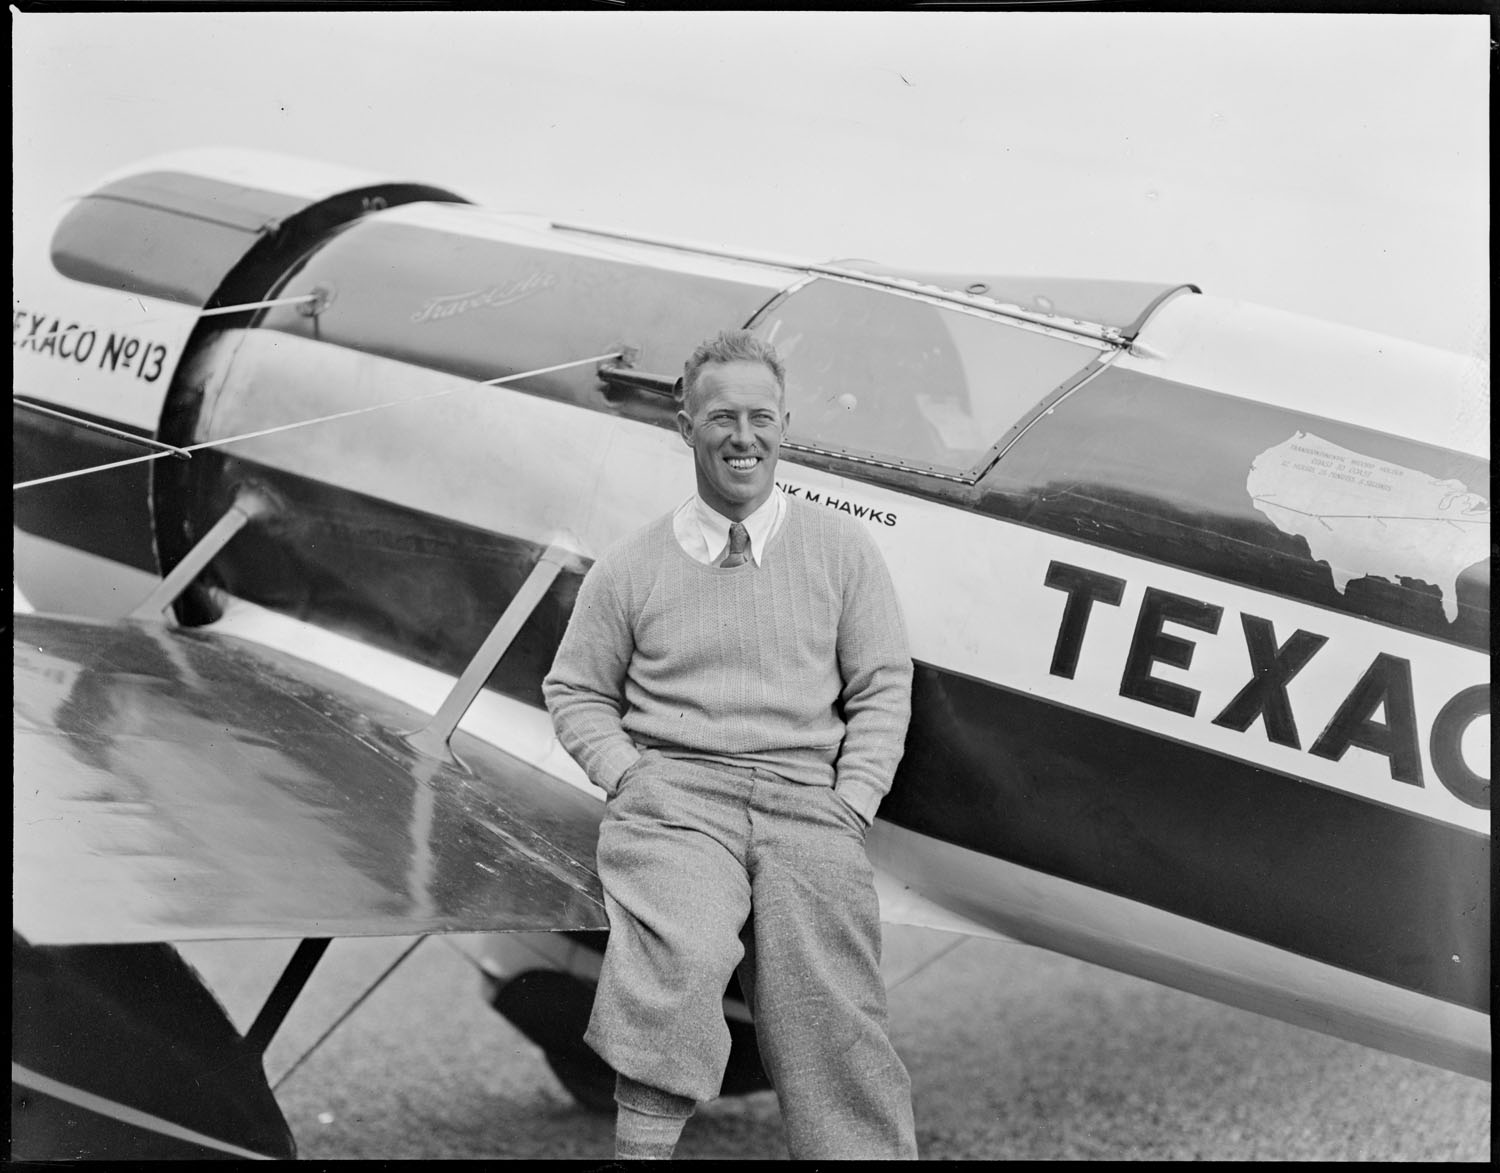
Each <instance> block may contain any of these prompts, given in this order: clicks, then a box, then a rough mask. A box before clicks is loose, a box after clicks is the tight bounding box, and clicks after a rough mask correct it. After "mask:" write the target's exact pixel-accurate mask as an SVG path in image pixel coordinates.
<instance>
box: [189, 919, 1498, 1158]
mask: <svg viewBox="0 0 1500 1173" xmlns="http://www.w3.org/2000/svg"><path fill="white" fill-rule="evenodd" d="M410 944H411V939H410V938H407V939H401V940H395V939H369V940H344V941H336V942H334V944H333V945H332V946H331V947H330V949H329V951H328V953H327V954H326V955H325V956H324V958H323V960H322V962H321V963H320V964H319V967H318V970H317V971H316V972H315V973H314V975H313V978H312V981H311V982H310V983H309V985H308V987H307V989H306V990H305V991H304V992H303V996H302V998H301V1000H300V1001H299V1004H298V1005H297V1006H296V1007H295V1008H294V1010H293V1013H292V1014H291V1016H290V1017H289V1018H288V1019H287V1021H286V1023H285V1024H284V1025H283V1027H282V1029H281V1031H280V1033H279V1034H278V1035H277V1037H276V1039H275V1040H274V1041H273V1042H272V1045H271V1048H270V1051H269V1052H268V1055H267V1062H266V1067H267V1071H268V1074H269V1076H270V1079H271V1081H272V1083H273V1084H277V1083H278V1081H281V1080H282V1076H283V1073H285V1072H286V1071H287V1070H288V1069H289V1068H290V1067H291V1066H292V1064H293V1063H294V1062H295V1061H296V1059H297V1057H298V1056H299V1055H300V1054H301V1053H302V1052H303V1051H304V1050H305V1049H306V1048H307V1046H308V1045H309V1044H310V1043H311V1042H312V1041H313V1040H314V1039H316V1038H317V1037H318V1036H319V1035H320V1034H321V1033H322V1032H323V1031H324V1029H325V1028H326V1027H327V1026H328V1024H329V1023H331V1022H332V1021H333V1019H334V1018H335V1017H336V1016H337V1015H338V1014H339V1013H340V1012H341V1011H342V1010H343V1008H344V1007H346V1006H347V1005H348V1004H349V1003H350V1002H351V1001H352V1000H353V999H354V998H355V997H357V996H358V994H359V992H360V991H361V990H362V989H364V988H365V987H366V986H367V985H368V984H369V983H370V982H371V981H372V980H373V979H374V978H375V976H376V975H378V974H379V973H380V972H381V970H383V969H384V968H385V966H386V965H387V964H388V963H389V962H390V961H392V960H394V959H395V958H396V957H397V956H398V955H399V954H400V953H401V952H402V950H403V949H405V948H406V947H407V946H409V945H410ZM293 947H294V943H292V942H224V943H220V942H211V943H197V944H193V945H189V946H184V947H183V949H182V952H183V954H184V955H185V956H186V957H187V958H188V960H189V961H190V962H192V963H193V964H194V965H195V966H197V967H198V969H199V971H200V972H201V973H202V974H203V976H204V977H205V979H206V980H207V981H208V982H209V984H210V985H211V986H212V987H213V988H214V989H215V991H216V992H217V993H218V994H219V996H220V998H221V1000H222V1001H223V1002H224V1005H225V1007H226V1009H227V1010H228V1011H229V1013H230V1016H231V1017H232V1018H233V1019H234V1021H235V1023H236V1025H238V1026H239V1027H240V1028H241V1029H242V1030H243V1029H244V1028H245V1027H246V1026H248V1024H249V1022H250V1021H251V1020H252V1019H253V1017H254V1014H255V1011H256V1010H257V1009H258V1008H259V1006H260V1004H261V1002H263V1001H264V999H265V996H266V994H267V993H268V992H269V990H270V988H271V985H272V984H273V982H274V981H275V978H276V976H277V975H278V974H279V973H280V970H281V968H282V966H283V965H284V964H285V962H286V960H287V959H288V958H289V957H290V956H291V953H292V949H293ZM472 948H473V942H472V940H471V939H465V938H447V939H445V938H441V937H432V938H428V939H427V940H425V941H423V942H422V943H421V944H420V945H419V946H418V947H417V948H416V949H415V950H414V951H413V952H412V953H411V955H410V956H409V957H408V958H407V959H406V960H405V961H404V962H403V963H402V964H401V965H400V966H399V967H398V968H397V969H396V970H395V971H394V972H393V973H392V974H391V976H390V977H389V978H388V979H387V980H386V981H385V982H384V983H383V984H381V985H380V986H379V987H378V988H377V989H376V990H375V991H374V993H373V994H371V995H370V996H369V998H368V999H367V1000H366V1001H365V1002H364V1003H363V1004H362V1005H361V1006H360V1007H359V1008H358V1009H357V1010H356V1011H355V1012H354V1013H353V1014H352V1015H351V1016H350V1017H349V1019H348V1020H347V1021H346V1022H345V1023H344V1024H343V1025H342V1026H340V1027H339V1028H338V1030H336V1031H335V1032H334V1033H333V1034H332V1035H331V1036H330V1037H329V1038H328V1040H327V1042H326V1043H324V1044H323V1045H322V1046H321V1047H320V1048H318V1049H317V1050H316V1051H315V1052H314V1053H313V1054H312V1056H311V1057H310V1058H308V1059H307V1060H306V1061H305V1062H304V1063H303V1064H302V1065H301V1066H299V1067H297V1068H296V1069H295V1070H293V1071H291V1073H290V1075H288V1076H287V1077H286V1078H285V1080H284V1082H280V1083H279V1086H278V1087H277V1092H276V1094H277V1098H278V1100H279V1101H280V1103H281V1105H282V1108H283V1111H284V1112H285V1113H286V1118H287V1121H288V1123H289V1124H290V1125H291V1127H292V1131H293V1133H294V1134H295V1135H296V1138H297V1145H298V1152H299V1156H300V1157H301V1158H302V1159H304V1160H314V1161H317V1160H328V1161H332V1160H340V1159H360V1160H399V1159H427V1160H461V1159H485V1158H490V1159H496V1158H499V1159H503V1158H518V1159H530V1160H535V1159H543V1160H545V1159H574V1160H577V1159H582V1160H598V1161H599V1162H601V1163H603V1162H604V1161H606V1160H607V1159H608V1158H609V1157H610V1156H611V1153H612V1122H611V1120H610V1119H609V1117H607V1116H600V1115H595V1114H592V1113H589V1112H587V1111H585V1110H583V1109H582V1108H579V1107H577V1106H576V1105H575V1104H574V1103H573V1101H572V1100H571V1099H570V1098H569V1096H568V1095H567V1093H566V1092H564V1091H563V1089H562V1087H561V1085H560V1084H559V1083H558V1082H557V1080H556V1079H555V1078H554V1077H553V1075H552V1074H551V1072H550V1071H549V1070H548V1068H547V1066H546V1063H545V1062H544V1060H543V1059H542V1057H541V1054H540V1052H539V1051H538V1050H537V1049H536V1048H535V1047H534V1046H532V1045H531V1044H530V1043H529V1042H528V1041H527V1040H526V1039H525V1038H524V1037H523V1036H522V1035H521V1034H520V1033H519V1032H517V1031H516V1030H514V1029H513V1028H512V1027H511V1026H510V1025H509V1024H508V1023H507V1022H505V1021H504V1020H503V1019H502V1018H500V1017H499V1016H498V1015H497V1014H495V1013H494V1012H493V1011H491V1010H490V1009H489V1008H488V1007H487V1006H486V1005H485V1003H484V1001H483V999H482V997H481V995H480V978H479V973H478V971H477V969H476V968H475V966H474V964H473V962H472V961H471V960H470V958H469V956H468V954H467V952H465V950H470V949H472ZM886 950H887V953H888V955H889V956H890V957H891V958H892V959H893V960H896V961H898V962H899V963H900V964H898V965H897V966H896V967H895V969H896V972H897V974H898V977H897V979H896V984H895V985H894V987H893V989H892V992H891V998H890V1005H891V1022H892V1032H893V1037H894V1040H895V1043H896V1046H897V1049H898V1050H899V1051H900V1052H901V1055H902V1057H903V1058H904V1059H905V1060H906V1064H907V1067H908V1068H909V1069H910V1071H911V1075H912V1085H913V1097H914V1102H915V1109H916V1120H917V1140H918V1145H919V1147H920V1150H921V1156H922V1158H923V1159H926V1160H1064V1159H1078V1160H1266V1161H1269V1160H1293V1161H1310V1160H1324V1161H1487V1160H1489V1159H1490V1148H1491V1146H1490V1086H1491V1085H1490V1083H1489V1082H1487V1081H1484V1080H1478V1079H1473V1078H1470V1077H1467V1076H1463V1075H1457V1074H1454V1073H1452V1072H1448V1071H1444V1070H1441V1069H1438V1068H1434V1067H1428V1066H1426V1065H1424V1064H1421V1063H1416V1062H1413V1061H1411V1060H1407V1059H1400V1058H1396V1057H1394V1056H1390V1055H1386V1054H1383V1053H1381V1052H1378V1051H1374V1050H1371V1049H1369V1048H1367V1047H1362V1046H1359V1045H1357V1044H1354V1043H1348V1042H1344V1041H1342V1040H1339V1039H1334V1038H1330V1037H1328V1036H1326V1035H1321V1034H1317V1033H1315V1032H1312V1031H1307V1030H1303V1029H1300V1028H1297V1027H1293V1026H1288V1025H1286V1024H1284V1023H1281V1022H1277V1021H1275V1020H1272V1019H1269V1018H1265V1017H1262V1016H1260V1015H1256V1014H1251V1013H1248V1012H1245V1011H1239V1010H1234V1009H1230V1008H1227V1007H1224V1006H1220V1005H1218V1004H1216V1003H1214V1002H1210V1001H1207V1000H1205V999H1202V998H1199V997H1196V996H1194V995H1190V994H1184V993H1181V992H1179V991H1176V990H1171V989H1167V988H1166V987H1163V986H1158V985H1155V984H1153V983H1151V982H1146V981H1143V980H1140V979H1138V978H1133V977H1127V976H1124V975H1121V974H1117V973H1114V972H1112V971H1110V970H1105V969H1101V968H1099V967H1097V966H1093V965H1089V964H1086V963H1084V962H1080V961H1075V960H1072V959H1070V958H1066V957H1061V956H1058V955H1056V954H1052V953H1048V952H1045V951H1043V950H1039V949H1034V948H1031V947H1029V946H1023V945H1008V944H1001V943H998V942H991V941H982V940H976V939H967V938H962V937H955V936H950V935H948V934H943V933H936V932H931V931H926V930H914V929H901V928H891V927H887V930H886ZM786 1155H787V1153H786V1148H785V1146H784V1144H783V1142H782V1138H781V1127H780V1121H779V1117H778V1110H777V1106H776V1100H775V1096H774V1095H773V1094H772V1093H770V1092H765V1093H761V1094H758V1095H755V1096H750V1097H744V1098H736V1099H725V1100H721V1101H718V1102H716V1103H713V1104H709V1105H706V1106H705V1107H703V1108H700V1109H699V1111H698V1113H697V1115H695V1116H694V1118H693V1119H692V1120H691V1121H689V1123H688V1126H687V1128H686V1130H685V1131H684V1133H683V1138H682V1142H681V1144H680V1145H679V1147H678V1156H679V1157H680V1158H684V1159H703V1160H759V1159H772V1160H774V1159H778V1158H785V1157H786Z"/></svg>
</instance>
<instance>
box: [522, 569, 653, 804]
mask: <svg viewBox="0 0 1500 1173" xmlns="http://www.w3.org/2000/svg"><path fill="white" fill-rule="evenodd" d="M634 648H635V640H634V636H633V635H632V633H631V628H630V623H629V621H628V619H627V617H626V615H625V610H624V608H623V607H622V606H621V604H620V599H619V596H618V594H617V591H616V587H615V581H614V576H613V575H612V574H611V572H610V568H609V566H608V565H607V564H606V563H605V562H604V561H603V560H601V561H599V562H596V563H594V565H593V566H592V567H590V568H589V571H588V573H587V574H586V575H584V578H583V583H582V585H581V586H580V587H579V589H578V601H577V602H576V603H575V604H574V606H573V615H572V617H571V618H570V619H569V620H568V627H567V630H566V631H565V632H564V633H563V638H562V643H561V644H560V645H559V646H558V649H557V655H556V656H555V657H554V658H553V661H552V668H551V670H550V671H549V672H548V673H547V676H546V678H545V679H544V680H543V681H542V697H543V699H544V700H545V701H546V703H547V711H548V712H549V713H550V714H551V715H552V726H553V728H554V729H556V731H557V737H558V740H559V741H560V742H562V746H563V748H564V749H566V750H567V751H568V753H569V754H571V755H572V757H573V760H574V761H576V762H577V763H578V764H579V765H580V766H582V767H583V771H584V773H586V774H587V775H588V777H589V781H591V782H592V783H594V785H595V786H598V787H600V788H601V789H603V790H604V791H605V792H606V793H608V794H613V793H614V792H615V789H616V788H617V787H618V786H619V782H620V775H622V774H623V773H624V772H625V771H626V769H628V768H629V767H630V766H631V765H633V764H634V763H635V762H636V761H637V759H639V758H640V756H641V754H640V751H639V750H638V749H636V747H635V743H634V742H633V741H632V740H631V738H630V735H629V734H628V733H626V732H625V729H624V726H623V724H622V718H623V717H624V713H625V704H626V702H625V693H624V687H625V672H626V669H627V668H628V667H629V665H630V658H631V653H632V652H633V651H634Z"/></svg>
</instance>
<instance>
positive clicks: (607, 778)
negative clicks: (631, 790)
mask: <svg viewBox="0 0 1500 1173" xmlns="http://www.w3.org/2000/svg"><path fill="white" fill-rule="evenodd" d="M640 760H641V751H640V750H638V749H636V747H635V746H634V745H631V744H630V743H629V742H625V743H623V744H620V745H612V746H610V747H609V749H607V750H605V751H604V752H603V753H601V754H600V755H599V757H598V759H597V761H596V762H595V763H594V775H593V783H594V785H595V786H597V787H599V789H601V790H603V791H604V793H605V794H613V793H614V792H615V791H616V790H618V789H619V788H620V778H621V776H622V775H623V774H624V773H625V771H626V770H628V769H630V767H631V766H633V765H635V764H636V762H638V761H640Z"/></svg>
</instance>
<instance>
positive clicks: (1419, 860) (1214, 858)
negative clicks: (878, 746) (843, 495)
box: [881, 665, 1490, 1012]
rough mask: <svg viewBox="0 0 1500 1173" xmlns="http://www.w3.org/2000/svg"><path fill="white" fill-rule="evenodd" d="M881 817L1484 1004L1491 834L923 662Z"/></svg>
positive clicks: (1385, 977) (1462, 1001)
mask: <svg viewBox="0 0 1500 1173" xmlns="http://www.w3.org/2000/svg"><path fill="white" fill-rule="evenodd" d="M912 704H913V719H912V728H911V734H910V736H909V737H908V739H907V750H906V756H905V758H904V759H903V761H902V764H901V769H900V772H899V775H898V777H897V783H896V785H895V786H894V787H893V788H892V791H891V794H890V795H889V796H888V797H887V799H886V801H885V803H884V805H883V806H882V807H881V816H882V817H883V818H887V819H890V820H891V821H893V822H895V823H898V824H899V825H901V826H904V827H907V828H909V829H911V830H914V831H918V832H920V833H922V834H925V835H931V836H933V837H935V838H938V839H942V840H944V841H946V842H949V843H953V844H956V845H958V846H961V847H966V848H968V849H970V850H973V851H978V852H982V853H984V854H987V855H992V856H996V857H998V858H1001V859H1005V860H1008V861H1010V862H1012V863H1016V864H1020V865H1022V866H1024V867H1028V868H1032V869H1035V870H1037V871H1042V872H1046V873H1048V874H1050V875H1054V876H1058V877H1060V878H1062V879H1066V880H1070V881H1073V882H1076V883H1081V884H1086V885H1088V886H1090V887H1093V888H1099V889H1102V890H1105V891H1109V892H1113V893H1116V894H1118V895H1121V896H1124V897H1127V898H1128V899H1131V900H1137V901H1140V902H1142V903H1144V904H1149V905H1152V906H1153V907H1156V908H1161V909H1164V910H1166V911H1168V912H1172V913H1175V914H1177V915H1180V916H1185V917H1189V918H1191V919H1193V920H1196V921H1200V922H1203V923H1205V924H1210V925H1213V926H1215V927H1217V928H1220V929H1224V930H1227V931H1229V932H1232V933H1236V934H1238V935H1241V936H1245V937H1249V938H1252V939H1254V940H1258V941H1263V942H1265V943H1266V944H1269V945H1274V946H1276V947H1278V948H1282V949H1287V950H1290V951H1291V952H1294V953H1297V954H1300V955H1302V956H1306V957H1311V958H1315V959H1316V960H1319V961H1322V962H1326V963H1328V964H1331V965H1336V966H1338V967H1339V968H1342V969H1347V970H1351V971H1353V972H1356V973H1362V974H1366V975H1368V976H1370V977H1374V978H1378V979H1379V980H1381V981H1386V982H1390V983H1392V984H1394V985H1398V986H1402V987H1404V988H1407V989H1412V990H1416V991H1419V992H1421V993H1424V994H1428V995H1430V996H1432V997H1437V998H1441V999H1443V1000H1445V1001H1449V1002H1454V1003H1457V1004H1459V1005H1463V1006H1470V1007H1474V1008H1476V1009H1480V1010H1484V1011H1486V1012H1487V1011H1488V1009H1489V906H1490V893H1489V851H1490V844H1489V838H1488V836H1485V835H1482V834H1479V833H1477V832H1472V831H1468V830H1464V829H1462V828H1458V827H1454V826H1451V825H1449V824H1446V823H1441V822H1437V821H1435V820H1431V819H1426V818H1423V817H1421V816H1418V815H1415V814H1411V813H1409V812H1406V811H1401V810H1396V809H1394V808H1390V807H1385V806H1380V805H1377V804H1375V803H1372V802H1366V801H1363V800H1361V799H1359V798H1357V797H1355V796H1353V795H1349V794H1345V793H1343V792H1341V791H1338V790H1333V789H1329V788H1325V787H1321V786H1317V785H1314V784H1311V783H1309V782H1305V781H1303V780H1301V779H1298V778H1294V777H1289V776H1287V775H1285V774H1281V773H1277V772H1275V771H1272V770H1267V769H1263V768H1260V767H1257V766H1254V765H1251V764H1249V763H1247V762H1242V761H1237V760H1235V759H1232V758H1226V757H1223V756H1221V755H1218V754H1215V753H1212V752H1210V751H1207V750H1204V749H1201V748H1199V747H1197V746H1194V745H1190V744H1186V743H1183V742H1179V741H1175V740H1172V739H1169V738H1164V737H1161V736H1159V735H1157V734H1153V733H1150V732H1147V731H1145V730H1141V729H1136V728H1134V727H1131V726H1127V725H1121V724H1117V723H1115V722H1112V721H1108V720H1105V719H1103V718H1100V717H1097V716H1094V715H1093V714H1089V713H1083V712H1078V711H1076V710H1071V709H1068V708H1065V707H1062V706H1059V705H1056V704H1053V703H1051V702H1048V701H1044V700H1041V699H1039V698H1036V697H1033V696H1030V695H1028V694H1024V693H1018V692H1014V691H1011V690H1009V689H1005V688H1002V687H999V686H997V685H994V684H990V683H988V682H985V681H979V680H974V679H972V678H969V677H965V676H962V675H959V674H957V673H952V672H947V671H944V670H942V669H940V668H936V667H933V666H931V665H918V671H917V674H916V679H915V682H914V686H913V699H912Z"/></svg>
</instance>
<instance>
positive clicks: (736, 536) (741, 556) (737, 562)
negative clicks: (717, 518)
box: [719, 521, 750, 568]
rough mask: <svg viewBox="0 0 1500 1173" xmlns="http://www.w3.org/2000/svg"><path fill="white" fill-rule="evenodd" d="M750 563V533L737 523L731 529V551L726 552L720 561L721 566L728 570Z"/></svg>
mask: <svg viewBox="0 0 1500 1173" xmlns="http://www.w3.org/2000/svg"><path fill="white" fill-rule="evenodd" d="M749 561H750V532H749V531H748V530H747V529H745V527H744V526H743V525H741V524H740V523H739V522H737V521H736V522H735V523H734V524H732V525H731V526H730V527H729V549H728V550H727V551H725V553H724V557H722V558H720V559H719V565H720V566H723V567H725V568H728V567H730V566H743V565H744V564H745V563H746V562H749Z"/></svg>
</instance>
